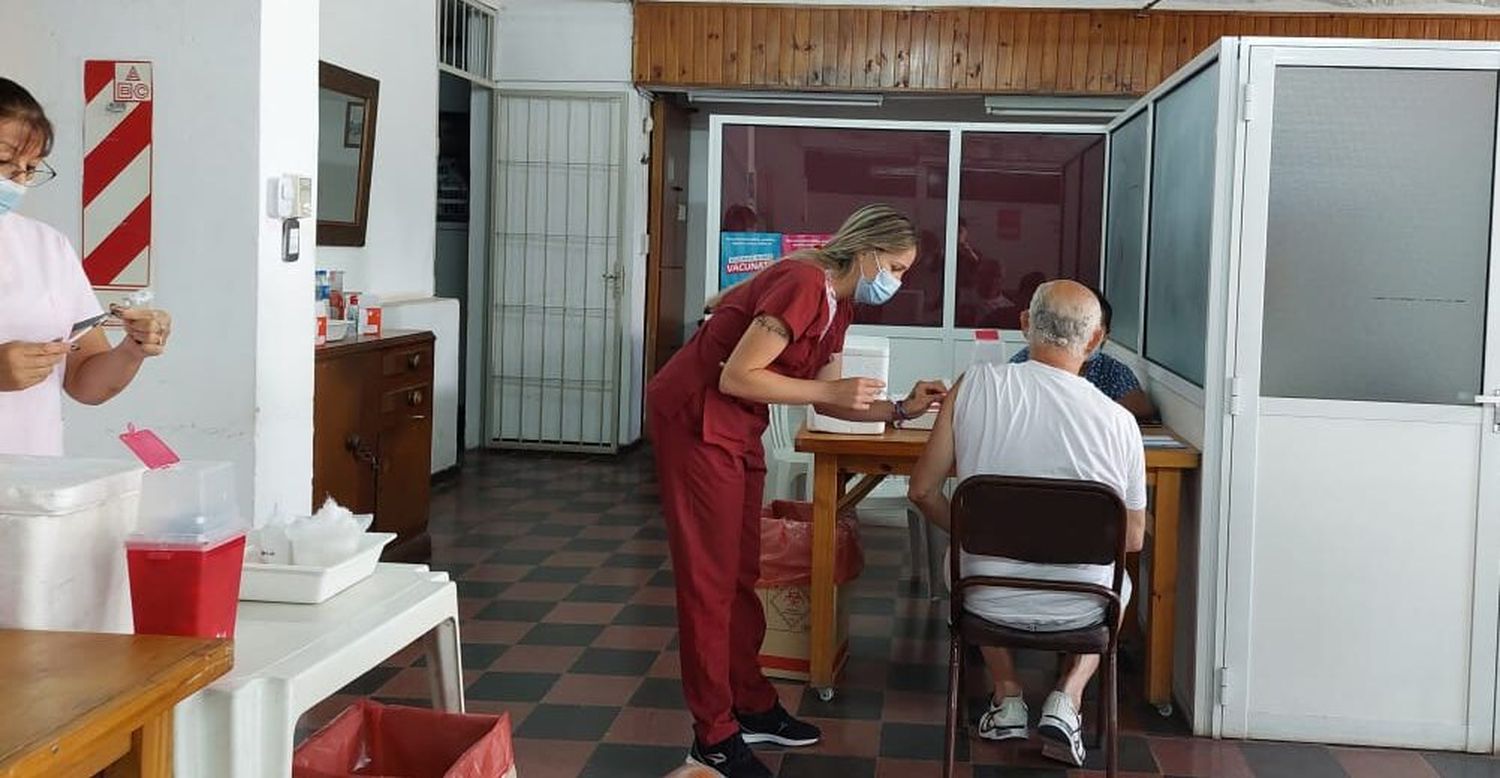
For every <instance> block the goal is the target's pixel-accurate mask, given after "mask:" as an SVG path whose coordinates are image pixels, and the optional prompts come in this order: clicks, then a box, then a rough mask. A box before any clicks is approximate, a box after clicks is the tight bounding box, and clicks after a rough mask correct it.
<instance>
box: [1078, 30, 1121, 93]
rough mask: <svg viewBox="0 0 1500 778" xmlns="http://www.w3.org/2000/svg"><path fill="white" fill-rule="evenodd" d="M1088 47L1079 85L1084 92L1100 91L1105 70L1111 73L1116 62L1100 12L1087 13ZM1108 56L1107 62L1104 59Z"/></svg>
mask: <svg viewBox="0 0 1500 778" xmlns="http://www.w3.org/2000/svg"><path fill="white" fill-rule="evenodd" d="M1087 40H1088V49H1089V59H1088V62H1086V63H1084V66H1083V81H1082V82H1081V83H1080V84H1079V87H1080V88H1081V89H1082V90H1083V91H1085V92H1101V91H1103V87H1102V86H1101V83H1102V82H1103V80H1104V74H1105V73H1106V72H1109V73H1113V72H1114V71H1115V66H1116V63H1115V61H1114V59H1113V57H1114V53H1115V49H1114V47H1113V46H1112V45H1111V44H1112V43H1113V42H1112V41H1110V40H1108V35H1107V31H1106V30H1105V28H1104V17H1103V16H1101V15H1100V14H1093V13H1091V14H1089V19H1088V33H1087ZM1106 58H1109V64H1108V65H1106V64H1105V59H1106Z"/></svg>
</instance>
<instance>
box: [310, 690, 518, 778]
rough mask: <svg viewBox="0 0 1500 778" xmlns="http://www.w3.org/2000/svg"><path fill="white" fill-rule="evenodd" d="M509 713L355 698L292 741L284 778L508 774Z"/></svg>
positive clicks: (502, 777) (511, 761) (511, 764)
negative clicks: (300, 740)
mask: <svg viewBox="0 0 1500 778" xmlns="http://www.w3.org/2000/svg"><path fill="white" fill-rule="evenodd" d="M514 768H515V753H514V751H513V750H512V749H511V744H510V714H509V713H502V714H500V715H499V716H479V715H473V714H465V713H445V712H443V711H437V710H429V709H427V708H406V707H399V706H395V705H381V704H380V703H378V702H373V701H371V700H360V701H359V702H356V703H354V704H353V705H350V706H349V707H348V708H345V709H344V712H343V713H340V714H339V715H338V717H337V718H335V719H334V720H333V721H331V722H329V723H328V726H326V727H323V728H322V729H320V730H318V731H317V732H316V733H314V734H313V736H312V737H310V738H308V739H307V741H306V742H304V743H303V744H302V745H300V746H298V747H297V750H296V752H294V753H293V755H292V778H347V777H348V776H379V778H514V776H515V772H514Z"/></svg>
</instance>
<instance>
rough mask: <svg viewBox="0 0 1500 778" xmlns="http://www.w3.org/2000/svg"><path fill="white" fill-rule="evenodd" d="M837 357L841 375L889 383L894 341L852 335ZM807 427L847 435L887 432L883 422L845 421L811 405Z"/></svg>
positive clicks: (817, 430) (883, 393)
mask: <svg viewBox="0 0 1500 778" xmlns="http://www.w3.org/2000/svg"><path fill="white" fill-rule="evenodd" d="M834 360H835V363H836V364H838V366H839V377H841V378H876V379H879V380H881V381H887V382H888V381H890V378H891V340H890V338H876V337H870V336H865V335H849V336H847V337H845V338H844V351H843V353H842V354H839V355H837V356H836V357H835V358H834ZM886 396H887V394H886V393H885V392H881V393H880V397H881V399H885V397H886ZM807 427H808V429H810V430H813V431H815V432H836V433H842V434H846V435H882V434H884V433H885V422H883V421H844V420H843V419H835V418H833V417H831V416H824V415H822V414H820V413H818V411H817V409H815V408H812V407H809V408H808V409H807Z"/></svg>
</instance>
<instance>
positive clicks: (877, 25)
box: [855, 13, 885, 89]
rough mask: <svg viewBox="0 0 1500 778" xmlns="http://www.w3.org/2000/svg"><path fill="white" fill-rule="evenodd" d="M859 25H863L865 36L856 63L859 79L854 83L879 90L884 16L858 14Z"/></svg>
mask: <svg viewBox="0 0 1500 778" xmlns="http://www.w3.org/2000/svg"><path fill="white" fill-rule="evenodd" d="M859 18H860V19H861V20H862V21H861V22H860V23H862V24H863V25H864V27H863V28H862V31H863V32H864V36H865V43H864V48H863V55H862V56H861V57H860V58H859V59H858V60H857V61H856V65H857V67H858V69H859V74H860V76H859V79H860V80H858V81H856V82H855V83H857V84H860V85H861V86H864V87H865V88H866V89H879V88H880V67H881V60H882V59H883V57H884V55H882V54H881V52H880V44H881V40H882V39H883V37H882V36H883V33H882V30H881V20H883V19H885V14H877V13H867V14H860V15H859Z"/></svg>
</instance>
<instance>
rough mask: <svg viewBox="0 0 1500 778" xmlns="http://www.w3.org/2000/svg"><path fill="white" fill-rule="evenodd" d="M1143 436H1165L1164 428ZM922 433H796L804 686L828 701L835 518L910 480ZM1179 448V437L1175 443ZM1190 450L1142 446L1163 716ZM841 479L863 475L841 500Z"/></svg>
mask: <svg viewBox="0 0 1500 778" xmlns="http://www.w3.org/2000/svg"><path fill="white" fill-rule="evenodd" d="M1142 432H1143V433H1144V434H1172V435H1173V437H1177V436H1176V435H1175V434H1173V433H1171V431H1170V430H1167V429H1165V428H1147V429H1143V430H1142ZM929 434H930V431H929V430H922V429H901V430H890V431H887V432H886V433H885V434H884V435H878V436H877V435H833V434H828V433H821V432H809V431H808V430H807V429H805V428H804V429H803V430H802V431H801V432H799V433H798V434H797V450H798V451H802V452H806V453H809V454H812V455H813V549H812V646H811V651H810V654H811V657H810V660H811V661H810V664H811V669H810V678H809V680H808V683H809V685H811V686H812V687H813V689H814V690H816V691H817V693H818V694H819V696H821V697H823V698H824V699H831V698H832V694H833V680H834V675H835V674H836V672H837V668H835V667H834V664H833V663H834V651H835V646H834V645H833V632H834V630H833V625H834V618H833V617H834V612H833V598H834V586H833V561H834V516H836V515H837V512H838V511H839V510H842V509H845V508H848V507H851V506H853V505H855V504H856V503H858V502H859V501H860V500H862V499H864V497H865V496H866V495H868V494H869V493H870V491H871V490H873V489H874V488H875V486H876V485H878V484H879V483H880V481H881V480H883V479H884V478H885V477H886V476H889V475H911V472H912V469H913V468H914V467H915V466H916V464H917V458H918V457H920V456H921V455H922V450H923V449H924V448H926V446H927V436H928V435H929ZM1178 441H1179V442H1181V438H1178ZM1199 458H1200V457H1199V454H1198V451H1197V449H1194V448H1192V447H1191V446H1188V445H1186V444H1185V443H1184V445H1183V446H1182V447H1156V446H1147V447H1146V485H1147V486H1148V487H1151V488H1152V491H1153V492H1154V494H1155V497H1154V504H1153V505H1152V507H1151V511H1150V513H1148V518H1147V526H1146V532H1147V537H1148V544H1149V545H1148V547H1149V549H1150V553H1151V581H1150V586H1149V588H1148V590H1147V591H1148V596H1149V597H1150V603H1151V607H1150V609H1149V610H1148V613H1147V617H1148V621H1147V624H1146V698H1147V700H1149V701H1150V702H1151V704H1153V705H1156V706H1157V708H1158V709H1159V710H1161V711H1162V712H1163V713H1164V714H1169V713H1171V706H1172V650H1173V645H1172V644H1173V636H1174V632H1173V630H1174V628H1175V627H1174V625H1175V619H1176V616H1177V531H1178V524H1179V522H1180V521H1181V515H1182V511H1181V506H1182V477H1183V473H1184V472H1185V471H1189V470H1196V469H1197V468H1198V463H1199ZM844 473H856V474H861V475H863V476H865V477H864V478H862V479H861V480H860V481H859V483H856V484H855V485H853V486H852V487H851V488H850V489H849V490H848V491H847V492H846V493H844V494H843V495H842V496H840V487H841V483H842V481H841V478H840V475H841V474H844Z"/></svg>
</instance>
